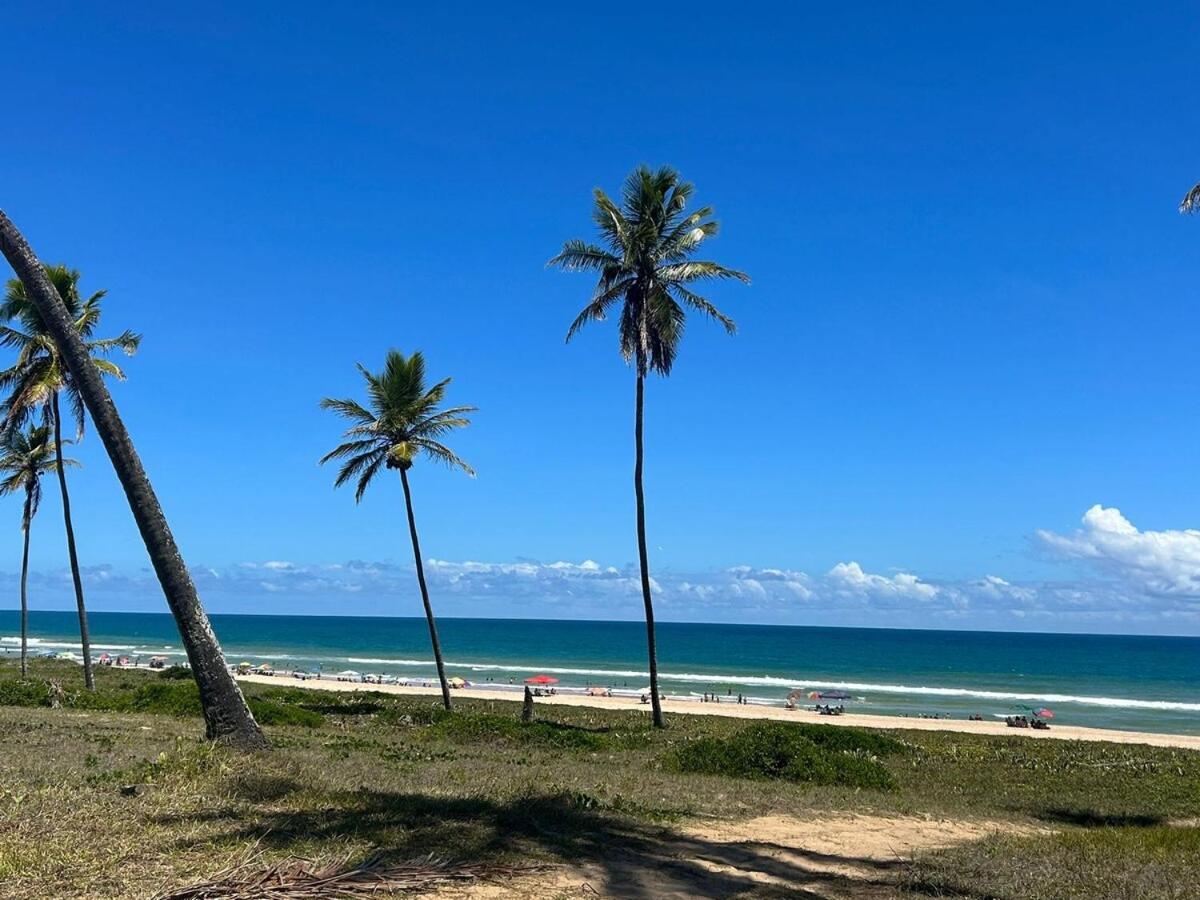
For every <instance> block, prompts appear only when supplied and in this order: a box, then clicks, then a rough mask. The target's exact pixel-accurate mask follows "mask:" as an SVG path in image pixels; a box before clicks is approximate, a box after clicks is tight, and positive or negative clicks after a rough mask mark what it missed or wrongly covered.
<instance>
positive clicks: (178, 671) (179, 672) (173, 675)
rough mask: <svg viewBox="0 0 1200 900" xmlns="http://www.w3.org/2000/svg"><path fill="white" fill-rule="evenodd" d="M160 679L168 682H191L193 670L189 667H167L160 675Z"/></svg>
mask: <svg viewBox="0 0 1200 900" xmlns="http://www.w3.org/2000/svg"><path fill="white" fill-rule="evenodd" d="M158 677H159V678H165V679H167V680H168V681H191V680H192V670H191V669H189V668H188V667H187V666H167V668H165V669H163V670H162V671H161V672H159V673H158Z"/></svg>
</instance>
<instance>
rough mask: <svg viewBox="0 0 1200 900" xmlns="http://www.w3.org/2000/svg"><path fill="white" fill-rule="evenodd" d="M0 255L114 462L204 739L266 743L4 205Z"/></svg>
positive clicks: (101, 389) (158, 510) (94, 375)
mask: <svg viewBox="0 0 1200 900" xmlns="http://www.w3.org/2000/svg"><path fill="white" fill-rule="evenodd" d="M0 253H3V254H4V258H5V259H7V260H8V263H9V265H11V266H12V267H13V271H14V272H16V273H17V277H18V278H20V279H21V283H22V284H23V285H24V286H25V290H26V292H27V293H28V295H29V297H30V299H31V300H32V301H33V303H34V305H35V306H36V307H37V310H38V312H39V313H40V314H41V316H42V318H43V320H44V321H45V323H46V330H47V332H48V333H49V334H50V336H51V337H52V338H53V340H54V343H55V345H56V346H57V347H58V349H59V353H60V355H61V357H62V362H63V365H64V366H65V368H66V371H67V372H68V373H69V374H70V376H71V378H72V380H73V383H74V384H75V385H76V390H77V391H78V394H79V396H80V398H81V399H82V400H83V403H84V405H85V406H86V407H87V411H88V413H89V414H90V415H91V417H92V422H93V424H95V426H96V432H97V433H98V434H99V435H100V440H101V441H102V442H103V443H104V449H105V450H106V451H108V456H109V459H111V460H112V464H113V471H114V472H116V474H117V478H118V480H120V482H121V487H122V488H123V489H124V491H125V497H126V499H127V500H128V501H129V509H130V511H131V512H132V513H133V518H134V521H135V522H136V523H137V527H138V531H139V532H140V533H141V536H142V541H143V542H144V543H145V545H146V552H147V553H148V554H149V556H150V562H151V564H152V565H153V566H154V572H155V574H156V575H157V576H158V580H159V583H160V584H161V585H162V588H163V594H164V595H165V597H166V600H167V605H168V606H169V607H170V609H171V614H172V615H173V616H174V617H175V622H176V624H177V625H178V626H179V638H180V641H181V642H182V643H183V647H184V650H185V651H186V653H187V656H188V662H189V663H190V664H191V667H192V675H193V677H194V678H195V679H196V686H197V688H199V691H200V705H201V708H202V709H203V710H204V721H205V725H206V732H207V736H208V738H209V739H210V740H215V741H220V742H222V743H226V744H229V745H231V746H234V747H239V748H241V749H245V750H262V749H266V747H267V746H268V745H267V739H266V738H265V737H264V736H263V733H262V729H261V728H259V727H258V723H257V722H255V721H254V716H253V715H251V714H250V708H249V707H248V706H247V705H246V699H245V698H244V697H243V696H242V692H241V689H240V688H238V685H237V682H236V681H235V680H234V678H233V675H232V674H230V672H229V667H228V666H227V665H226V664H225V655H224V654H223V653H222V652H221V645H220V644H219V643H217V636H216V635H215V634H214V633H213V630H212V624H211V623H210V622H209V620H208V615H207V614H206V613H205V612H204V607H203V606H202V605H201V603H200V598H199V597H198V596H197V595H196V586H195V584H194V583H193V582H192V577H191V575H190V574H189V573H188V569H187V565H186V564H185V563H184V561H183V557H182V556H180V554H179V548H178V547H177V546H176V544H175V537H174V536H173V535H172V534H171V528H170V526H169V525H168V524H167V519H166V516H164V515H163V511H162V506H161V505H160V504H159V502H158V497H157V496H156V495H155V493H154V488H153V487H152V486H151V484H150V479H149V478H147V477H146V471H145V469H143V468H142V461H141V459H140V458H139V457H138V454H137V450H136V448H135V447H134V446H133V441H132V440H130V437H129V432H128V431H127V430H126V429H125V423H124V422H122V421H121V416H120V415H119V414H118V412H117V407H116V405H115V404H114V403H113V401H112V397H111V396H109V393H108V388H107V387H106V386H105V384H104V379H103V378H102V377H101V374H100V371H99V370H98V369H97V368H96V366H95V364H94V361H93V359H92V354H90V353H89V352H88V348H87V345H86V344H85V343H84V341H83V338H82V337H80V335H79V331H78V330H77V329H76V327H75V322H74V321H73V320H72V319H71V316H70V314H69V313H68V312H67V308H66V306H65V305H64V304H63V300H62V297H60V296H59V294H58V291H56V290H55V289H54V285H53V284H52V283H51V282H50V279H49V278H47V277H46V272H45V269H44V268H43V266H42V263H41V262H40V261H39V260H38V258H37V256H36V255H35V254H34V252H33V249H32V248H31V247H30V246H29V243H28V242H27V241H26V240H25V238H24V236H23V235H22V234H21V232H20V231H18V230H17V227H16V226H15V225H14V224H13V223H12V220H11V219H9V218H8V216H7V215H5V214H4V212H3V210H0Z"/></svg>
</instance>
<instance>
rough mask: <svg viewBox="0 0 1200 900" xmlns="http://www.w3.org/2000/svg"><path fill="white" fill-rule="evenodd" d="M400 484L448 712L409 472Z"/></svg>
mask: <svg viewBox="0 0 1200 900" xmlns="http://www.w3.org/2000/svg"><path fill="white" fill-rule="evenodd" d="M400 483H401V484H403V485H404V507H405V509H407V510H408V533H409V534H411V535H412V545H413V559H414V560H416V563H417V584H419V585H420V586H421V601H422V602H423V603H424V604H425V620H426V621H427V622H428V623H429V642H430V643H431V644H433V662H434V664H435V665H436V666H437V673H438V681H440V682H441V684H442V703H443V704H445V706H446V709H447V710H451V709H453V708H454V706H453V705H452V704H451V702H450V685H449V683H447V681H446V665H445V663H443V662H442V644H441V641H439V640H438V633H437V622H435V621H434V619H433V606H431V605H430V603H429V588H428V587H427V586H426V584H425V565H424V564H423V563H422V562H421V542H420V541H419V540H418V539H417V520H416V518H415V517H414V516H413V508H412V491H411V490H409V488H408V472H407V471H406V470H404V469H401V470H400Z"/></svg>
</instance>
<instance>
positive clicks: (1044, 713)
mask: <svg viewBox="0 0 1200 900" xmlns="http://www.w3.org/2000/svg"><path fill="white" fill-rule="evenodd" d="M1033 714H1034V715H1035V716H1037V717H1038V718H1039V719H1053V718H1054V710H1052V709H1047V708H1046V707H1042V708H1041V709H1035V710H1034V711H1033Z"/></svg>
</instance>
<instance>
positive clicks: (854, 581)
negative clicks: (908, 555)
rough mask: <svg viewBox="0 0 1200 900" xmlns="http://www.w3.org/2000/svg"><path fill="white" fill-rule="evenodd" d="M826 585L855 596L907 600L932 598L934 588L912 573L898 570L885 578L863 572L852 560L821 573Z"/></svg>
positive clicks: (934, 595) (935, 589)
mask: <svg viewBox="0 0 1200 900" xmlns="http://www.w3.org/2000/svg"><path fill="white" fill-rule="evenodd" d="M825 577H826V581H827V582H828V583H829V584H830V586H831V587H832V588H833V589H834V590H837V591H841V592H844V593H850V594H857V595H859V596H878V597H890V598H902V599H911V600H932V599H933V598H934V597H936V596H937V595H938V589H937V588H936V587H934V586H933V585H932V584H926V583H925V582H923V581H921V579H920V578H918V577H917V576H916V575H910V574H909V573H907V572H900V573H898V574H896V575H893V576H892V577H891V578H888V577H887V576H885V575H872V574H871V573H869V572H864V571H863V567H862V566H860V565H859V564H858V563H856V562H848V563H838V564H837V565H836V566H834V567H833V568H832V569H830V570H829V573H828V575H826V576H825Z"/></svg>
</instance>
